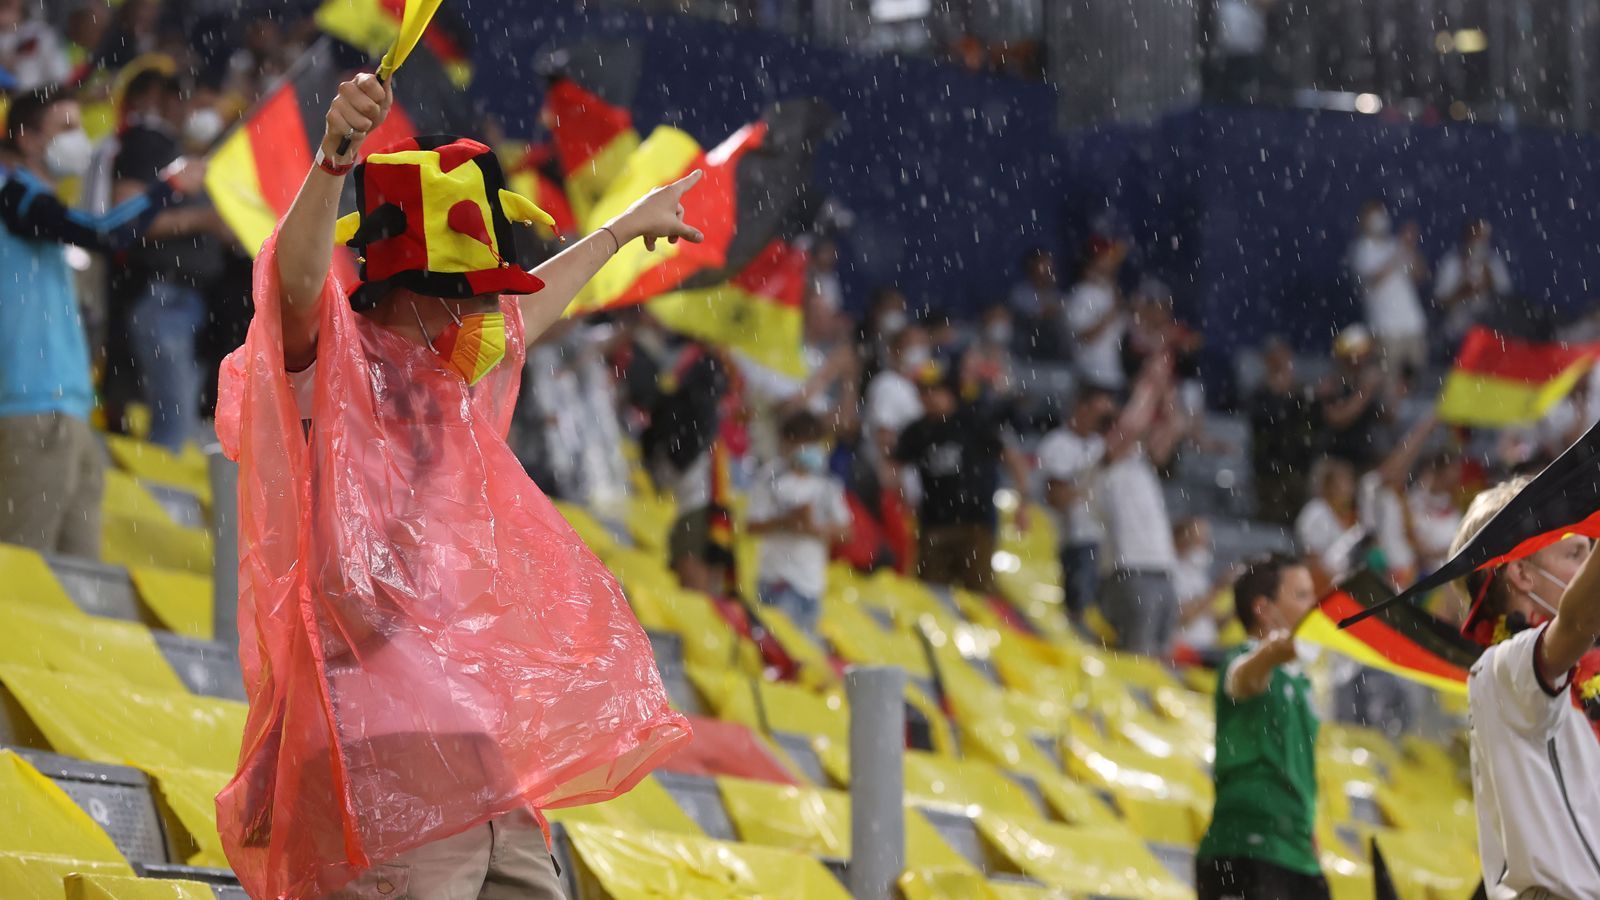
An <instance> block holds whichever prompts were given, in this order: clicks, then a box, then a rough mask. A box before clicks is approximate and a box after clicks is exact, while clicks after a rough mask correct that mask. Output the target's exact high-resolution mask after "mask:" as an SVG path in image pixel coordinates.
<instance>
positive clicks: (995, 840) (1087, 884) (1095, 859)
mask: <svg viewBox="0 0 1600 900" xmlns="http://www.w3.org/2000/svg"><path fill="white" fill-rule="evenodd" d="M978 831H979V833H981V834H982V835H983V837H984V840H986V841H987V842H988V843H989V844H990V845H991V846H992V847H994V849H995V850H996V851H997V852H999V853H1000V854H1001V855H1002V856H1003V857H1005V859H1006V860H1007V861H1008V862H1009V863H1010V864H1011V865H1013V866H1015V867H1016V869H1017V871H1019V872H1021V873H1022V874H1024V875H1029V876H1032V877H1034V878H1037V879H1039V880H1040V881H1043V882H1045V883H1046V884H1051V885H1055V886H1057V887H1061V888H1065V889H1066V890H1069V891H1072V892H1074V893H1079V894H1095V895H1102V896H1109V897H1140V898H1150V900H1192V898H1193V897H1194V891H1193V890H1192V889H1190V888H1189V886H1188V885H1186V884H1184V883H1182V882H1179V881H1178V880H1177V879H1175V878H1173V877H1172V875H1171V874H1170V873H1168V872H1167V870H1166V868H1165V867H1163V866H1162V864H1161V862H1160V860H1158V859H1156V858H1155V856H1154V855H1153V854H1152V853H1151V852H1150V850H1149V848H1147V847H1145V845H1144V844H1143V842H1141V841H1140V840H1139V838H1138V836H1137V835H1135V834H1134V833H1133V832H1131V831H1129V830H1127V829H1125V828H1105V827H1100V828H1084V827H1079V826H1074V825H1060V824H1057V823H1054V822H1046V821H1044V820H1042V819H1036V818H1027V817H1002V816H998V815H993V814H984V815H980V816H979V817H978Z"/></svg>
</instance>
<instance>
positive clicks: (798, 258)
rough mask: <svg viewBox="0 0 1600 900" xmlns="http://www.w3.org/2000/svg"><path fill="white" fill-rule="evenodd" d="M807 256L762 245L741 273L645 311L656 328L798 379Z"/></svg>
mask: <svg viewBox="0 0 1600 900" xmlns="http://www.w3.org/2000/svg"><path fill="white" fill-rule="evenodd" d="M806 262H807V254H806V252H805V251H804V250H802V249H800V248H799V247H797V246H795V244H794V243H793V242H792V241H790V240H788V239H786V238H775V239H773V240H772V241H771V242H770V243H768V244H767V247H766V249H765V250H763V251H761V254H760V255H758V256H757V257H756V258H755V260H754V261H753V262H751V263H750V265H748V266H745V268H744V271H742V272H740V273H739V274H738V275H735V276H734V277H733V278H732V279H730V280H729V281H727V282H725V283H723V284H720V285H717V286H716V287H709V288H697V289H694V290H685V291H674V292H672V293H670V294H665V295H663V296H660V297H657V298H655V299H654V300H651V301H650V302H649V305H648V306H647V307H646V308H647V309H648V310H649V311H650V314H651V315H653V316H655V317H656V319H657V320H659V321H660V322H661V324H663V325H665V326H666V327H668V328H670V329H672V330H673V331H676V332H679V333H680V334H686V335H689V336H690V337H694V338H698V339H700V340H703V341H707V342H709V343H713V344H717V345H718V346H722V347H727V348H728V349H730V350H734V351H737V352H738V353H739V354H741V355H743V356H744V357H746V358H747V359H749V360H750V361H752V362H754V363H756V364H758V365H761V366H764V367H766V368H768V369H771V370H773V371H775V372H778V373H780V374H783V375H787V376H789V377H791V378H804V377H805V374H806V368H805V359H804V358H803V357H802V356H801V349H802V345H801V341H802V333H801V331H802V328H803V326H804V319H805V317H804V314H803V312H802V310H801V302H802V301H803V300H804V299H805V287H806Z"/></svg>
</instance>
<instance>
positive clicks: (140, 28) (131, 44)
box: [95, 0, 161, 69]
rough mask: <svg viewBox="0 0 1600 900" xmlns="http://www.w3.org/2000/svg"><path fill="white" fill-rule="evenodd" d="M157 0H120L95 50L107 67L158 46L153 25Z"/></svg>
mask: <svg viewBox="0 0 1600 900" xmlns="http://www.w3.org/2000/svg"><path fill="white" fill-rule="evenodd" d="M160 18H161V0H123V3H122V5H121V6H118V7H117V10H116V12H115V13H114V14H113V15H112V18H111V28H110V29H109V30H108V31H107V32H106V35H105V39H104V40H103V41H101V43H100V50H99V52H97V53H96V54H95V56H96V58H97V59H98V60H99V62H100V64H101V65H103V66H105V67H106V68H108V69H120V68H122V67H123V66H125V65H127V64H128V63H129V62H131V61H133V60H134V59H136V58H137V57H140V56H143V55H144V54H146V53H152V52H154V51H156V50H157V49H159V47H158V44H159V37H160V35H159V34H158V32H157V28H156V26H157V25H158V24H159V22H160Z"/></svg>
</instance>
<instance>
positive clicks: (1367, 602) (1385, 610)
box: [1296, 569, 1482, 694]
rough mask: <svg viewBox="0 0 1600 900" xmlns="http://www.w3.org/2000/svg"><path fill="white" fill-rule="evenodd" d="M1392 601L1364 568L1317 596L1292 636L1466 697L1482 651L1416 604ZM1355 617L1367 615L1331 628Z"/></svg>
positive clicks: (1385, 588)
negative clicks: (1351, 623) (1469, 677)
mask: <svg viewBox="0 0 1600 900" xmlns="http://www.w3.org/2000/svg"><path fill="white" fill-rule="evenodd" d="M1393 598H1394V594H1393V592H1391V591H1390V590H1389V588H1388V586H1387V585H1386V584H1385V583H1384V581H1383V579H1382V578H1380V577H1379V576H1377V575H1376V574H1374V573H1372V572H1370V571H1367V570H1365V569H1363V570H1362V571H1360V572H1357V573H1356V574H1354V575H1352V576H1350V577H1349V578H1347V579H1345V580H1344V581H1343V582H1341V583H1340V584H1339V586H1338V587H1337V588H1336V589H1335V590H1334V591H1333V592H1332V593H1330V594H1329V595H1328V596H1326V597H1324V598H1322V601H1321V602H1320V603H1319V604H1318V605H1317V608H1316V609H1315V610H1312V612H1311V615H1310V616H1308V617H1307V618H1306V621H1305V622H1304V624H1302V625H1301V626H1300V629H1299V631H1297V632H1296V636H1297V637H1299V638H1301V639H1302V640H1305V641H1308V642H1310V643H1313V644H1317V645H1320V646H1322V647H1326V648H1328V649H1329V650H1333V651H1335V652H1338V653H1342V654H1344V655H1345V656H1348V657H1350V658H1351V659H1353V660H1355V661H1356V662H1358V663H1361V664H1362V665H1365V666H1369V667H1371V668H1375V669H1382V670H1383V671H1385V672H1390V673H1393V674H1395V675H1399V676H1400V677H1402V678H1406V679H1409V680H1411V681H1416V682H1419V683H1421V684H1425V685H1427V686H1429V687H1432V688H1436V689H1438V690H1442V691H1449V692H1451V693H1458V694H1465V693H1466V690H1467V673H1468V672H1469V671H1471V669H1472V664H1473V663H1474V662H1476V661H1477V659H1478V654H1479V653H1481V652H1482V650H1481V648H1479V647H1478V645H1477V644H1474V643H1473V642H1472V641H1470V640H1468V639H1466V638H1464V637H1462V636H1461V634H1460V632H1458V631H1457V630H1456V629H1455V628H1453V627H1452V626H1450V625H1448V624H1446V623H1444V622H1441V621H1439V620H1438V619H1435V618H1434V617H1433V616H1432V615H1431V614H1430V613H1428V612H1427V611H1426V610H1424V609H1422V608H1421V607H1419V606H1416V605H1414V604H1410V603H1401V604H1393V605H1390V604H1391V601H1392V600H1393ZM1358 613H1369V614H1370V617H1369V618H1366V619H1364V620H1363V621H1361V622H1359V623H1357V624H1356V625H1354V626H1353V627H1351V628H1348V629H1344V630H1341V629H1340V628H1339V627H1338V626H1337V625H1336V624H1334V623H1336V622H1338V621H1340V620H1341V619H1348V618H1350V617H1352V616H1355V615H1357V614H1358Z"/></svg>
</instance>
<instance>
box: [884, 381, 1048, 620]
mask: <svg viewBox="0 0 1600 900" xmlns="http://www.w3.org/2000/svg"><path fill="white" fill-rule="evenodd" d="M918 387H919V390H920V392H921V395H922V403H923V409H924V411H925V412H924V414H923V416H922V418H920V419H918V420H917V421H915V422H913V423H911V424H910V425H909V426H907V427H906V429H905V430H904V431H903V432H901V434H900V438H899V441H898V443H896V445H895V449H894V461H895V462H896V463H899V464H902V465H909V466H914V467H915V468H916V470H917V474H918V475H919V476H920V478H921V481H922V504H921V507H920V509H919V510H918V518H919V519H920V523H919V524H920V526H921V527H920V529H919V533H918V541H917V556H918V561H917V575H918V577H920V578H923V579H924V580H927V581H931V582H935V583H937V584H956V585H960V586H961V587H964V588H967V589H968V590H972V591H977V592H979V593H989V592H992V591H993V590H994V566H993V564H992V561H991V558H992V557H993V556H994V548H995V532H996V529H997V526H998V521H997V515H996V508H995V491H996V490H997V489H998V488H999V486H1000V466H1001V464H1002V463H1004V464H1005V466H1006V468H1007V469H1008V470H1009V472H1010V474H1011V478H1012V480H1013V481H1014V482H1015V483H1016V485H1017V486H1018V487H1019V488H1025V487H1026V485H1027V483H1028V464H1027V461H1026V459H1025V458H1024V457H1023V456H1022V454H1021V453H1020V452H1018V451H1017V450H1016V449H1015V448H1014V447H1012V446H1011V445H1010V443H1009V441H1008V439H1007V435H1006V433H1005V431H1006V426H1005V424H1004V422H1003V419H1002V417H1001V415H1000V414H999V413H998V411H995V410H985V409H982V408H980V407H978V406H976V405H974V404H973V403H972V402H971V401H970V400H967V399H965V398H964V397H963V391H962V385H961V384H960V381H959V375H958V374H957V373H956V371H955V369H954V367H951V368H950V369H943V368H940V367H938V366H937V365H933V364H930V366H929V368H928V369H927V370H926V371H925V373H924V375H923V377H922V378H921V379H920V380H919V385H918ZM1017 525H1018V527H1020V528H1026V527H1027V514H1026V507H1023V506H1019V507H1018V509H1017Z"/></svg>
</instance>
